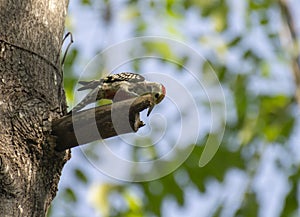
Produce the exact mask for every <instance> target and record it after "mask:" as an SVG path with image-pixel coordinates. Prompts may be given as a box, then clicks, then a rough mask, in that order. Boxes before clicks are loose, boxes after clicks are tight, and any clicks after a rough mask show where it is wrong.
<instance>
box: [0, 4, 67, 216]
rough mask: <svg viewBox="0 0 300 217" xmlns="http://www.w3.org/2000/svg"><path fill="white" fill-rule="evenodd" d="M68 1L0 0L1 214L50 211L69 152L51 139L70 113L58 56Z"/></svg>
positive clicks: (36, 214)
mask: <svg viewBox="0 0 300 217" xmlns="http://www.w3.org/2000/svg"><path fill="white" fill-rule="evenodd" d="M67 6H68V0H26V1H24V0H0V30H1V31H0V216H39V217H40V216H45V214H46V211H47V208H48V207H49V204H50V202H51V201H52V199H53V198H54V196H55V194H56V191H57V184H58V181H59V177H60V174H61V170H62V167H63V165H64V163H65V162H66V161H67V159H68V158H69V155H70V154H69V151H64V152H60V153H59V152H56V151H54V147H53V146H54V145H53V144H52V145H51V144H49V142H47V136H48V134H49V126H50V124H49V123H51V121H52V120H53V119H56V118H59V117H61V116H63V114H65V111H66V103H65V96H64V93H63V89H62V73H61V71H60V70H59V67H60V64H59V59H58V56H59V54H60V47H61V41H62V37H63V31H64V21H65V16H66V12H67Z"/></svg>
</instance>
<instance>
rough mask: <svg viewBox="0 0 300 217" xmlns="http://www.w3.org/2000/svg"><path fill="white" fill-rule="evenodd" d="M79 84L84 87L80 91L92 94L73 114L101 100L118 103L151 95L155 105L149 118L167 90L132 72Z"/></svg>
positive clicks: (74, 109) (152, 106)
mask: <svg viewBox="0 0 300 217" xmlns="http://www.w3.org/2000/svg"><path fill="white" fill-rule="evenodd" d="M79 83H80V84H81V85H83V86H82V87H81V88H79V89H78V91H82V90H88V89H91V92H90V93H89V94H88V95H87V96H86V97H85V98H84V99H83V100H82V101H81V102H80V103H79V104H78V105H76V106H75V107H74V108H73V110H72V112H77V111H79V110H81V109H82V108H84V107H85V106H86V105H88V104H90V103H93V102H95V101H98V100H100V99H110V100H112V101H113V102H118V101H122V100H126V99H130V98H134V97H138V96H142V95H146V94H151V95H152V96H153V102H154V104H153V105H151V106H150V108H149V110H148V113H147V116H149V115H150V113H151V111H152V109H153V108H154V106H155V105H156V104H158V103H160V102H161V101H162V100H163V98H164V97H165V95H166V89H165V87H164V86H163V85H162V84H160V83H156V82H149V81H146V80H145V78H144V77H143V76H141V75H139V74H135V73H130V72H122V73H119V74H112V75H108V76H107V77H105V78H103V79H100V80H98V81H80V82H79Z"/></svg>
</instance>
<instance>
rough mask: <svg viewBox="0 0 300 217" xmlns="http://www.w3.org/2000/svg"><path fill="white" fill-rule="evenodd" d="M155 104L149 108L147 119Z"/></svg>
mask: <svg viewBox="0 0 300 217" xmlns="http://www.w3.org/2000/svg"><path fill="white" fill-rule="evenodd" d="M154 105H155V104H151V105H150V107H149V108H148V113H147V117H148V116H149V115H150V113H151V112H152V110H153V108H154Z"/></svg>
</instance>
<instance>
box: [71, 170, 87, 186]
mask: <svg viewBox="0 0 300 217" xmlns="http://www.w3.org/2000/svg"><path fill="white" fill-rule="evenodd" d="M74 173H75V176H76V178H77V179H78V180H79V181H81V182H82V183H84V184H86V183H87V182H88V178H87V177H86V175H85V174H84V173H83V171H82V170H80V169H75V171H74Z"/></svg>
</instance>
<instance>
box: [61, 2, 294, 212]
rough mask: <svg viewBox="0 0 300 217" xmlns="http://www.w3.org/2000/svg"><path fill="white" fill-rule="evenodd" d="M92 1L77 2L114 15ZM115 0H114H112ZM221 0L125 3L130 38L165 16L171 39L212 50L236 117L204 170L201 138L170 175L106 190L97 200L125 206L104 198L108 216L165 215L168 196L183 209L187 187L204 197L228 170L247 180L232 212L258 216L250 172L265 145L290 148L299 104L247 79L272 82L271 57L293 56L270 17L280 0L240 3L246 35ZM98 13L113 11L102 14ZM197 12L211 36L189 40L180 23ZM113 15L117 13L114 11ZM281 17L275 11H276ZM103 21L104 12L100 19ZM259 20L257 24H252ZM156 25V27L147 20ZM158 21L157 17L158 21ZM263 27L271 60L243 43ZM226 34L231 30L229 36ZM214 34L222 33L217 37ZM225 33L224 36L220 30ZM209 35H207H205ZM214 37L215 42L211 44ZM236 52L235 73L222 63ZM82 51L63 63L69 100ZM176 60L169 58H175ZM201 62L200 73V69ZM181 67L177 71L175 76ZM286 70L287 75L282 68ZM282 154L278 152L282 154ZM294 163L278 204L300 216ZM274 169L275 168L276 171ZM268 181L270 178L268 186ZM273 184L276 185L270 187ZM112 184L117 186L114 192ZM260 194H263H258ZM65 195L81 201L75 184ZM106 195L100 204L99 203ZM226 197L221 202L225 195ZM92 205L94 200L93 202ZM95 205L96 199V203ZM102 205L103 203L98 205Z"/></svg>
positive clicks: (165, 51) (156, 47)
mask: <svg viewBox="0 0 300 217" xmlns="http://www.w3.org/2000/svg"><path fill="white" fill-rule="evenodd" d="M100 2H101V3H99V2H98V1H92V0H82V1H81V4H82V5H85V6H87V5H88V6H90V7H91V10H92V8H93V7H95V8H97V7H98V4H101V5H105V7H101V8H102V15H103V14H108V13H109V14H110V16H117V15H116V14H113V13H114V12H113V11H111V8H110V7H108V6H107V5H109V4H110V1H100ZM111 2H113V1H111ZM229 2H234V1H225V0H212V1H207V0H180V1H175V0H165V1H154V0H149V1H143V2H142V1H137V0H128V1H126V4H125V6H124V8H125V10H127V11H126V13H127V15H128V16H127V18H128V19H129V22H131V23H132V25H133V29H134V31H133V33H134V36H143V35H147V32H148V30H149V29H151V28H152V27H151V26H150V24H149V23H148V22H147V19H148V18H147V16H146V15H147V14H148V13H150V12H151V14H153V15H156V16H157V17H158V19H162V20H168V21H169V22H168V28H166V31H167V32H168V36H169V37H171V38H172V37H174V38H180V37H184V40H187V41H188V40H192V41H193V43H195V42H196V43H208V44H209V43H212V46H211V48H210V49H211V51H213V53H214V54H211V53H209V55H207V56H205V58H206V59H207V63H209V64H210V65H212V66H213V68H214V69H215V71H216V73H217V76H218V78H219V80H220V82H221V84H222V85H224V86H226V87H228V89H229V91H230V94H231V95H232V98H233V103H232V104H229V105H227V106H229V108H228V110H232V111H235V116H236V118H233V119H232V120H229V121H228V123H227V124H226V128H225V135H224V138H223V140H222V144H221V146H220V148H219V150H218V152H217V153H216V155H215V156H214V157H213V159H212V160H211V161H210V162H209V163H208V164H207V165H206V166H204V167H202V168H200V167H199V166H198V161H199V159H200V156H201V153H202V152H203V148H204V147H203V145H202V144H204V143H205V140H206V138H207V137H208V136H209V135H206V137H205V138H204V139H203V141H199V142H198V144H197V145H196V146H195V148H194V150H193V151H192V153H191V154H190V156H189V157H188V159H187V160H186V161H185V162H184V163H183V164H182V165H181V166H180V167H179V168H178V169H177V170H176V171H174V172H173V173H171V174H169V175H167V176H165V177H163V178H161V179H158V180H154V181H149V182H143V183H119V184H117V185H118V187H117V188H116V187H110V188H108V190H107V191H105V192H106V193H105V194H102V195H101V197H103V198H104V200H105V198H107V201H109V197H110V195H111V194H117V195H119V197H121V198H122V200H123V201H125V202H124V203H125V204H126V205H124V207H125V208H124V207H122V208H118V206H114V203H111V204H109V203H107V204H106V206H107V207H106V208H105V209H107V210H108V211H107V212H106V214H105V215H107V216H128V217H139V216H162V206H163V204H164V202H165V201H166V200H170V199H171V200H173V201H176V203H177V204H178V206H179V207H184V206H188V204H187V196H186V195H185V191H186V189H188V188H190V187H194V189H197V190H198V193H199V194H201V195H205V194H208V188H209V183H210V182H212V181H213V182H217V183H219V184H220V185H222V183H223V182H224V180H225V177H226V175H227V174H228V173H229V172H230V171H232V170H237V171H240V172H242V173H243V174H246V177H247V178H246V179H245V180H244V182H246V183H248V184H247V188H246V190H245V192H243V197H242V201H241V204H240V206H239V207H237V208H236V211H235V212H234V216H240V217H248V216H249V217H252V216H258V215H259V210H260V209H262V204H261V203H260V201H259V200H258V197H259V192H257V190H255V188H254V187H253V182H254V179H255V177H256V176H257V175H258V170H259V166H260V165H261V163H262V161H263V156H264V154H265V152H266V150H268V149H267V147H269V146H274V145H279V146H281V147H282V149H283V150H285V151H286V152H287V153H291V152H292V151H291V150H290V146H289V145H288V143H289V141H290V139H291V136H293V135H294V134H295V132H294V129H295V128H294V127H295V123H296V120H297V117H296V115H295V107H296V103H295V100H294V96H293V95H291V94H288V93H286V92H284V91H282V93H278V92H276V93H272V92H269V93H267V92H266V93H265V92H263V93H259V92H257V91H255V88H254V89H253V88H251V85H253V83H252V82H256V80H255V79H253V77H256V78H258V79H265V80H266V83H268V79H269V80H270V81H271V80H272V70H274V67H273V64H274V62H280V63H281V64H283V65H285V66H287V68H290V67H291V66H290V64H291V60H290V56H289V55H290V54H289V53H288V52H287V51H286V48H285V47H284V45H283V44H281V43H279V42H280V35H279V33H280V32H276V31H277V30H274V22H272V19H273V17H272V16H271V15H270V14H271V12H275V13H278V12H279V5H278V1H277V0H261V1H260V0H255V1H245V2H244V4H245V12H244V14H242V15H243V17H242V18H241V19H243V24H245V25H244V26H243V32H235V30H234V28H232V27H231V26H230V22H229V21H230V18H229V17H230V13H231V8H230V7H232V4H229ZM142 5H143V6H144V7H143V8H148V11H141V9H140V7H141V6H142ZM103 10H110V11H109V12H108V11H103ZM190 11H193V12H196V13H197V16H199V19H203V20H207V21H208V22H210V23H211V25H212V27H213V30H214V31H215V33H214V34H212V33H211V32H208V33H207V35H205V34H204V35H192V36H191V37H190V38H189V36H187V35H186V32H184V31H185V30H184V26H181V25H182V22H183V20H184V19H185V17H186V16H187V14H188V13H189V12H190ZM115 13H117V12H115ZM279 17H280V16H279ZM102 19H105V17H103V16H102ZM256 20H259V22H256ZM152 25H153V24H152ZM157 25H159V21H158V22H157ZM258 27H259V28H260V29H261V33H262V34H263V36H264V37H265V39H266V40H267V41H268V43H269V45H270V46H271V47H272V48H271V50H273V54H272V55H273V57H272V58H270V57H267V56H264V55H262V54H260V53H258V52H257V51H255V50H254V49H253V48H252V47H251V46H248V47H247V46H245V45H247V43H245V41H244V40H245V38H247V36H248V34H250V32H251V31H252V30H253V29H257V28H258ZM225 33H226V34H227V35H230V34H231V35H234V36H233V37H231V38H230V37H229V38H226V34H225ZM215 34H219V35H218V36H215ZM222 34H224V35H222ZM214 37H216V38H218V39H222V40H223V42H224V43H223V45H222V49H220V47H219V48H218V45H217V43H216V42H215V41H214ZM204 38H206V39H205V40H203V39H204ZM210 40H212V42H210ZM145 49H146V50H147V51H148V52H149V53H152V52H156V53H160V55H161V56H162V57H164V58H173V56H176V54H174V53H172V50H171V49H170V47H168V45H167V44H163V43H160V42H159V43H151V44H145ZM236 50H238V51H239V52H241V57H242V58H241V59H240V60H239V70H238V71H239V72H233V71H232V70H233V67H231V65H230V61H229V60H225V61H224V58H223V57H224V56H225V57H226V56H227V55H229V54H230V53H231V52H234V51H236ZM79 53H80V49H77V48H75V49H73V50H72V52H70V53H69V55H68V58H67V60H66V63H65V71H66V73H65V83H64V85H65V90H66V93H67V94H66V95H67V97H68V100H70V101H72V100H73V98H72V93H73V89H74V85H75V83H76V81H77V77H76V76H75V75H74V74H72V71H73V70H74V66H75V64H76V63H75V62H76V60H77V57H78V54H79ZM180 58H181V59H182V65H184V64H185V63H186V62H188V59H187V57H185V56H183V57H180ZM180 58H178V57H176V58H174V59H180ZM134 64H135V65H134V68H135V69H137V70H138V69H139V68H140V67H141V66H140V65H139V63H138V62H134ZM205 67H207V66H206V65H205V64H204V65H203V71H204V72H205V70H206V69H205ZM180 71H181V68H180V67H179V68H178V73H179V72H180ZM286 73H290V72H286ZM136 142H137V143H141V142H142V143H143V142H144V143H147V142H149V141H140V140H139V141H136ZM152 151H153V153H152V154H151V155H153V156H155V155H156V153H155V150H152ZM137 155H138V153H136V152H133V154H132V156H133V158H134V159H139V156H137ZM279 158H280V157H278V159H279ZM289 160H290V161H291V165H292V168H290V167H282V168H281V169H280V171H281V172H282V173H283V174H284V175H285V176H286V178H287V179H288V181H289V185H290V186H289V190H288V192H287V193H286V195H285V196H284V198H285V199H284V200H283V201H282V204H283V207H282V210H281V209H279V210H278V212H280V213H277V214H278V216H287V217H288V216H298V215H299V212H298V210H299V207H298V205H299V201H298V198H299V196H297V192H298V189H299V178H300V170H299V165H298V162H297V160H295V159H294V158H293V157H291V158H290V159H289ZM278 170H279V169H278ZM74 174H75V176H76V178H77V179H78V180H79V181H80V182H81V183H82V184H83V185H87V184H88V177H87V176H86V175H85V174H84V171H82V170H80V169H78V168H77V169H75V171H74ZM270 185H272V183H270ZM132 186H135V187H137V188H138V189H139V191H140V192H142V193H141V194H142V196H140V197H138V196H133V195H132V194H131V193H130V192H131V190H130V189H131V188H132ZM274 187H275V186H274ZM116 189H117V190H116ZM260 194H263V193H260ZM63 195H64V200H66V201H68V202H70V203H74V202H76V201H77V200H78V198H77V196H76V194H75V193H74V191H73V189H71V188H66V189H65V190H64V192H63ZM103 198H102V199H101V200H100V201H103ZM225 200H226V199H225ZM94 206H95V204H94ZM96 206H97V204H96ZM98 206H99V207H103V204H102V205H101V204H98ZM224 209H228V207H226V204H225V201H221V202H220V203H219V204H217V206H216V207H215V208H214V209H212V210H211V216H221V215H222V214H221V213H222V212H223V211H224Z"/></svg>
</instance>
